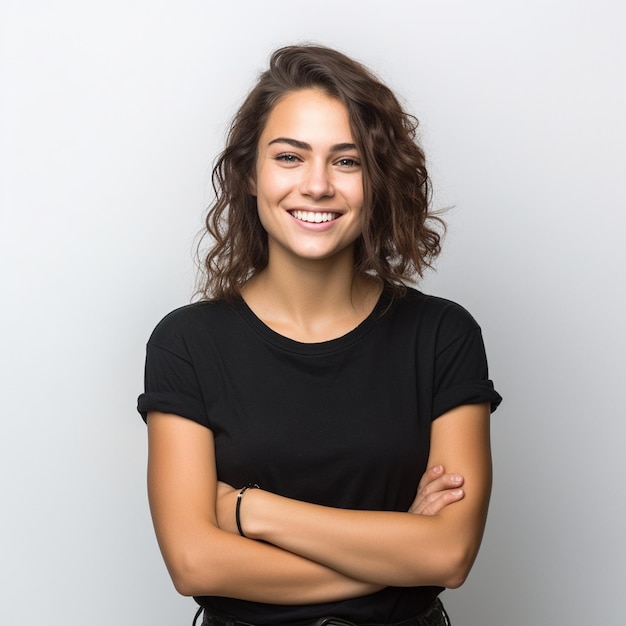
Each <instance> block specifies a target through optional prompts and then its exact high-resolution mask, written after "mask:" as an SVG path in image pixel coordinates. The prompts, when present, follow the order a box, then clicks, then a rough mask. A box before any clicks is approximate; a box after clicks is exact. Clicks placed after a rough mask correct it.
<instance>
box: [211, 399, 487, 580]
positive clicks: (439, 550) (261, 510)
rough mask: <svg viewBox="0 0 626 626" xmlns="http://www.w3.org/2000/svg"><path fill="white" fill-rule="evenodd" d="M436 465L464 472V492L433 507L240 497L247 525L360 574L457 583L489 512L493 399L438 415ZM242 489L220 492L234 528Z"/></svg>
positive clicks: (252, 493)
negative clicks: (359, 507) (358, 507)
mask: <svg viewBox="0 0 626 626" xmlns="http://www.w3.org/2000/svg"><path fill="white" fill-rule="evenodd" d="M434 465H442V466H443V467H445V470H446V472H450V473H452V472H454V473H457V474H461V475H462V476H463V478H464V482H463V491H464V497H463V498H462V499H461V500H459V501H457V502H455V503H454V504H453V505H450V506H446V507H444V508H443V509H441V510H440V511H439V512H438V513H436V514H435V515H416V514H414V513H410V512H407V513H396V512H385V511H354V510H344V509H336V508H331V507H324V506H319V505H315V504H309V503H306V502H300V501H297V500H291V499H289V498H285V497H282V496H278V495H276V494H272V493H269V492H266V491H263V490H259V489H250V490H248V491H246V493H245V496H244V498H243V500H242V504H241V521H242V525H243V530H244V532H245V533H246V536H248V537H250V538H253V539H259V540H263V541H267V542H269V543H272V544H274V545H276V546H279V547H281V548H283V549H285V550H289V551H290V552H294V553H296V554H299V555H301V556H303V557H306V558H307V559H310V560H313V561H316V562H318V563H321V564H323V565H326V566H327V567H330V568H333V569H335V570H337V571H339V572H341V573H343V574H345V575H347V576H350V577H352V578H355V579H358V580H363V581H367V582H371V583H376V584H380V585H393V586H417V585H438V586H442V587H450V588H455V587H459V586H460V585H462V584H463V582H464V581H465V578H466V576H467V574H468V573H469V571H470V569H471V567H472V564H473V562H474V559H475V557H476V554H477V553H478V548H479V547H480V542H481V539H482V535H483V530H484V527H485V522H486V518H487V508H488V504H489V495H490V492H491V448H490V437H489V405H488V404H472V405H463V406H459V407H457V408H455V409H453V410H451V411H449V412H447V413H445V414H444V415H442V416H440V417H438V418H437V419H435V420H434V421H433V423H432V428H431V446H430V456H429V459H428V466H429V467H432V466H434ZM237 493H238V492H237V491H236V490H233V491H230V492H229V493H228V494H227V495H225V496H224V495H222V496H221V497H220V500H221V502H220V503H219V505H218V509H219V511H220V513H219V518H220V519H219V521H220V525H222V523H224V524H225V525H229V526H230V528H228V529H229V530H234V531H235V532H236V529H234V528H233V525H234V513H233V512H234V506H235V498H236V494H237ZM226 511H229V513H228V514H227V513H226ZM226 518H229V519H228V520H227V519H226Z"/></svg>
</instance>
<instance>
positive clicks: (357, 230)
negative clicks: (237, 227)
mask: <svg viewBox="0 0 626 626" xmlns="http://www.w3.org/2000/svg"><path fill="white" fill-rule="evenodd" d="M251 187H252V192H253V193H254V195H256V197H257V206H258V211H259V218H260V220H261V223H262V225H263V227H264V228H265V230H266V231H267V234H268V245H269V260H270V263H273V262H275V261H277V260H279V259H283V260H286V261H288V260H289V259H291V260H293V259H296V258H298V259H308V260H322V259H331V258H344V259H345V258H349V259H350V262H352V250H353V246H354V242H355V240H356V239H357V237H358V236H359V235H360V234H361V214H362V210H363V175H362V171H361V162H360V158H359V152H358V150H357V148H356V145H355V141H354V137H353V135H352V130H351V129H350V122H349V118H348V110H347V109H346V107H345V106H344V104H343V103H341V102H340V101H339V100H337V99H335V98H331V97H329V96H327V95H326V94H324V93H323V92H321V91H319V90H316V89H306V90H301V91H295V92H291V93H289V94H287V95H285V96H283V98H282V99H281V100H279V102H278V104H276V106H275V107H274V109H273V110H272V112H271V113H270V116H269V118H268V120H267V124H266V125H265V128H264V129H263V132H262V134H261V137H260V139H259V145H258V151H257V164H256V176H255V179H254V180H253V181H252V183H251Z"/></svg>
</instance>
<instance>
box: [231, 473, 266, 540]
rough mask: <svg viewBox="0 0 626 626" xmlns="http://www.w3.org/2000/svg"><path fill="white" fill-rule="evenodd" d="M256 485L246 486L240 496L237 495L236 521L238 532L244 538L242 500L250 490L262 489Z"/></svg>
mask: <svg viewBox="0 0 626 626" xmlns="http://www.w3.org/2000/svg"><path fill="white" fill-rule="evenodd" d="M260 488H261V487H259V486H258V485H257V484H256V483H250V484H249V485H246V486H245V487H244V488H243V489H242V490H241V491H240V492H239V493H238V494H237V504H236V505H235V521H236V522H237V530H238V531H239V534H240V535H241V536H242V537H245V535H244V534H243V530H242V528H241V517H240V515H241V499H242V498H243V494H244V493H246V491H248V489H260Z"/></svg>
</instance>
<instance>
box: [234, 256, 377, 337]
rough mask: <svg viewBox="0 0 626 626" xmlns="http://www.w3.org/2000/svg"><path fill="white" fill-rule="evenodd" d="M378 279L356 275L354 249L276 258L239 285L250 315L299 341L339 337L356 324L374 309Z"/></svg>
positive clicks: (272, 258) (271, 258)
mask: <svg viewBox="0 0 626 626" xmlns="http://www.w3.org/2000/svg"><path fill="white" fill-rule="evenodd" d="M380 290H381V285H380V282H379V281H378V280H376V279H374V278H372V277H369V276H355V275H354V262H353V253H352V250H351V249H348V250H346V251H345V254H343V255H342V258H337V257H334V258H332V259H324V260H315V261H309V260H306V259H296V260H295V261H294V260H292V262H290V263H285V262H282V261H280V262H279V261H278V260H277V259H276V257H275V256H274V257H273V256H272V255H270V262H269V263H268V266H267V267H266V268H265V269H264V270H263V271H262V272H260V273H259V274H257V275H256V276H255V277H253V278H252V279H251V280H250V281H249V282H248V283H247V284H246V285H245V286H244V288H243V289H242V296H243V298H244V299H245V301H246V303H247V304H248V306H250V308H251V309H252V310H253V311H254V312H255V314H256V315H257V316H258V317H259V318H260V319H261V320H262V321H263V322H265V323H266V324H267V325H268V326H270V327H271V328H273V329H274V330H276V331H277V332H279V333H281V334H284V335H286V336H288V337H291V338H294V339H297V340H299V341H324V340H326V339H332V338H334V337H338V336H341V335H343V334H345V333H346V332H348V331H350V330H352V329H353V328H354V327H356V326H357V325H358V324H359V323H361V322H362V321H363V320H364V319H365V318H366V317H367V316H368V315H369V313H370V312H371V311H372V309H373V308H374V306H375V304H376V302H377V300H378V296H379V295H380Z"/></svg>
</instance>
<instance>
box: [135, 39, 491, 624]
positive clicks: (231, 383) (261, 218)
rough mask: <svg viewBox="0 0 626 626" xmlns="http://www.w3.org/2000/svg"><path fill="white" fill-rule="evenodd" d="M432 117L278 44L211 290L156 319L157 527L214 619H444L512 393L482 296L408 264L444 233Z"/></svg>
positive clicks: (172, 564) (239, 153)
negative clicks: (505, 400)
mask: <svg viewBox="0 0 626 626" xmlns="http://www.w3.org/2000/svg"><path fill="white" fill-rule="evenodd" d="M415 127H416V122H415V121H414V118H412V117H411V116H409V115H407V114H406V113H404V111H403V110H402V109H401V107H400V105H399V104H398V101H397V100H396V98H395V97H394V95H393V94H392V93H391V92H390V91H389V89H387V88H386V87H385V86H384V85H382V84H381V83H380V82H379V81H378V80H377V79H376V78H374V77H373V76H372V75H371V74H370V73H369V72H368V71H367V70H366V69H365V68H363V67H362V66H361V65H359V64H358V63H356V62H354V61H353V60H351V59H349V58H347V57H345V56H344V55H342V54H340V53H338V52H336V51H334V50H330V49H327V48H322V47H314V46H300V47H298V46H292V47H287V48H283V49H280V50H278V51H276V52H275V53H274V54H273V55H272V58H271V61H270V67H269V69H268V70H267V71H266V72H265V73H264V74H262V76H261V78H260V80H259V82H258V83H257V85H256V86H255V87H254V89H253V90H252V92H251V93H250V94H249V96H248V98H247V99H246V101H245V102H244V104H243V105H242V107H241V109H240V110H239V112H238V113H237V115H236V117H235V119H234V122H233V125H232V127H231V130H230V133H229V137H228V141H227V146H226V149H225V150H224V152H223V153H222V155H221V157H220V158H219V160H218V162H217V165H216V168H215V170H214V177H213V182H214V188H215V192H216V201H215V203H214V205H213V207H212V208H211V210H210V212H209V215H208V218H207V233H209V234H210V235H211V236H212V238H213V239H214V242H215V243H214V245H213V247H212V249H211V250H210V251H209V253H208V255H207V258H206V262H205V268H206V277H205V282H204V284H203V286H202V294H203V296H204V298H203V300H202V301H201V302H198V303H196V304H192V305H189V306H187V307H183V308H182V309H178V310H177V311H174V312H173V313H171V314H170V315H168V316H167V317H166V318H165V319H164V320H163V321H162V322H161V323H160V324H159V325H158V326H157V328H156V329H155V331H154V333H153V335H152V337H151V338H150V341H149V344H148V354H147V363H146V392H145V393H144V394H143V395H142V396H140V398H139V410H140V412H141V413H142V415H143V416H144V418H146V419H147V423H148V436H149V460H148V488H149V498H150V506H151V511H152V516H153V520H154V525H155V530H156V534H157V538H158V541H159V545H160V548H161V551H162V553H163V557H164V560H165V562H166V564H167V567H168V570H169V572H170V575H171V577H172V580H173V582H174V585H175V586H176V588H177V590H178V591H179V592H180V593H182V594H185V595H193V596H195V597H196V600H197V601H198V602H199V604H200V605H201V610H202V608H204V621H203V624H204V625H205V626H208V625H224V624H259V625H261V624H263V625H270V624H271V625H273V626H276V625H302V626H304V625H308V624H352V623H353V624H403V625H404V626H410V625H414V624H415V625H417V624H419V625H425V624H432V625H440V624H446V623H449V622H448V621H447V617H446V615H445V611H444V610H443V608H442V606H441V603H440V602H439V600H438V594H439V593H440V591H441V590H442V589H443V588H445V587H458V586H459V585H461V584H462V582H463V581H464V579H465V577H466V576H467V573H468V571H469V569H470V567H471V565H472V562H473V560H474V558H475V556H476V553H477V551H478V547H479V544H480V541H481V537H482V533H483V529H484V524H485V518H486V514H487V505H488V499H489V492H490V483H491V462H490V449H489V412H490V409H495V407H496V406H497V405H498V403H499V402H500V397H499V395H498V394H497V393H496V392H495V391H494V389H493V385H492V383H491V382H490V381H489V380H488V379H487V365H486V359H485V355H484V349H483V344H482V339H481V335H480V329H479V327H478V326H477V324H476V322H475V321H474V320H473V319H472V317H471V316H470V315H469V314H468V313H467V312H466V311H465V310H464V309H462V308H461V307H459V306H458V305H456V304H454V303H452V302H449V301H446V300H442V299H438V298H434V297H429V296H425V295H423V294H421V293H420V292H418V291H415V290H414V289H411V288H409V287H406V286H405V284H406V283H407V282H408V281H410V280H411V279H412V278H413V277H414V276H415V275H421V273H422V271H423V269H424V268H425V267H427V266H428V265H429V264H430V263H431V262H432V260H433V259H434V258H435V257H436V255H437V254H438V252H439V244H440V237H439V234H438V232H437V230H436V228H435V227H434V226H437V225H438V221H439V220H437V218H435V217H433V216H432V214H431V213H430V212H429V181H428V177H427V173H426V169H425V166H424V156H423V153H422V151H421V150H420V148H419V147H418V146H417V145H416V144H415V142H414V133H415ZM433 224H434V226H433ZM427 468H430V469H429V470H428V471H426V470H427ZM461 486H462V487H463V488H462V489H461Z"/></svg>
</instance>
